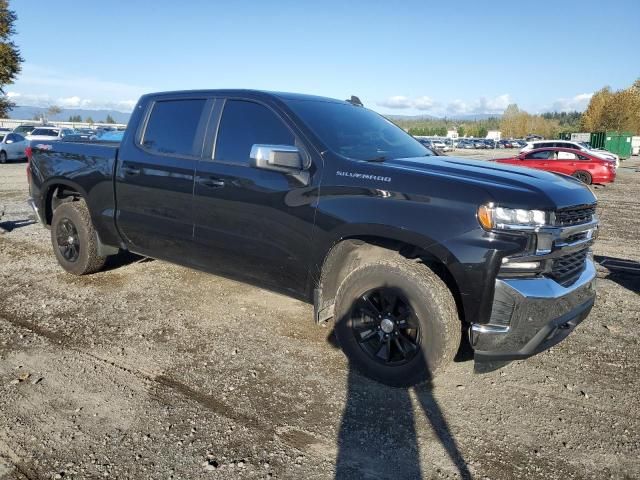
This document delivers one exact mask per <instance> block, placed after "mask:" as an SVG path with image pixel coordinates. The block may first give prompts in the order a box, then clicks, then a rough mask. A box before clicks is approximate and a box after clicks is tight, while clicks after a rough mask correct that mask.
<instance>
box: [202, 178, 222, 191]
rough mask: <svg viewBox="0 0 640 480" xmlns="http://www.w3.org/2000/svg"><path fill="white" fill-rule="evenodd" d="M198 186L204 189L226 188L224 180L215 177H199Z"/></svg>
mask: <svg viewBox="0 0 640 480" xmlns="http://www.w3.org/2000/svg"><path fill="white" fill-rule="evenodd" d="M198 184H200V185H202V186H203V187H209V188H222V187H224V180H220V179H219V178H214V177H198Z"/></svg>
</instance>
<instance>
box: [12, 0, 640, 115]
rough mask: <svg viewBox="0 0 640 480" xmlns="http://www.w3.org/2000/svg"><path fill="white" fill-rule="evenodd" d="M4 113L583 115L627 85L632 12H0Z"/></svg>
mask: <svg viewBox="0 0 640 480" xmlns="http://www.w3.org/2000/svg"><path fill="white" fill-rule="evenodd" d="M10 4H11V8H12V9H14V10H15V12H16V13H17V15H18V21H17V22H16V30H17V35H16V36H15V38H14V41H15V43H16V44H17V45H18V47H19V48H20V50H21V52H22V56H23V57H24V59H25V62H24V64H23V67H22V72H21V74H20V75H19V77H18V79H17V80H16V82H15V83H14V84H13V85H9V86H7V87H6V88H5V91H6V92H7V94H8V95H9V96H10V97H11V99H12V100H13V101H14V102H15V103H16V104H18V105H35V106H49V105H59V106H61V107H67V108H88V109H98V108H109V109H114V110H119V111H130V110H131V109H132V108H133V106H134V105H135V102H136V100H137V99H138V97H139V96H140V95H142V94H143V93H148V92H153V91H164V90H183V89H195V88H256V89H264V90H275V91H289V92H299V93H309V94H314V95H323V96H329V97H335V98H341V99H345V98H349V97H350V96H351V95H357V96H358V97H360V99H361V100H362V101H363V103H364V104H365V106H367V107H369V108H372V109H374V110H376V111H378V112H380V113H383V114H396V115H417V114H429V115H435V116H446V115H449V116H451V115H466V114H481V113H501V112H502V111H503V110H504V108H505V107H506V106H507V105H508V104H510V103H517V104H518V106H519V107H520V108H523V109H525V110H527V111H529V112H532V113H536V112H542V111H553V110H558V111H568V110H574V109H577V110H584V108H586V105H587V104H588V102H589V98H590V97H591V95H592V94H593V92H595V91H597V90H599V89H600V88H602V87H604V86H606V85H608V86H610V87H612V88H613V89H620V88H626V87H628V86H629V85H631V83H632V82H633V81H634V80H635V79H636V78H638V77H640V33H639V32H640V0H611V1H608V2H602V1H592V0H582V1H572V0H560V1H558V0H556V1H553V2H551V1H546V0H539V1H536V2H514V1H493V2H492V1H477V0H476V1H467V0H458V1H456V2H448V1H442V0H441V1H439V2H431V1H427V0H423V1H411V0H406V1H375V0H368V1H360V0H341V1H333V0H331V1H321V0H315V1H308V2H306V1H304V0H298V1H284V0H283V1H268V0H262V1H258V0H255V1H248V0H227V1H220V2H218V1H215V0H210V1H206V0H189V1H182V2H176V1H175V0H172V1H165V0H155V1H153V0H147V1H144V0H110V1H109V2H77V1H70V0H56V1H55V2H50V1H47V2H44V1H42V0H30V1H27V0H13V1H11V2H10Z"/></svg>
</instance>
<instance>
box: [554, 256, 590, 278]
mask: <svg viewBox="0 0 640 480" xmlns="http://www.w3.org/2000/svg"><path fill="white" fill-rule="evenodd" d="M588 252H589V249H588V248H585V249H583V250H579V251H577V252H573V253H569V254H567V255H563V256H561V257H557V258H555V259H554V260H553V266H552V267H551V277H552V278H553V279H554V280H555V281H556V282H558V283H560V284H561V285H568V284H570V283H573V281H574V280H575V279H576V278H577V277H578V275H580V273H582V271H583V270H584V268H585V264H586V260H587V253H588Z"/></svg>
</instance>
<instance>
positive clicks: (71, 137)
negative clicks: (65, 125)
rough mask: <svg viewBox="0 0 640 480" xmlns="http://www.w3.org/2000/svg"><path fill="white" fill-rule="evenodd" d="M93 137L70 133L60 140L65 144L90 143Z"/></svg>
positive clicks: (85, 134)
mask: <svg viewBox="0 0 640 480" xmlns="http://www.w3.org/2000/svg"><path fill="white" fill-rule="evenodd" d="M93 137H94V136H93V135H89V134H87V133H78V132H74V133H70V134H68V135H65V136H64V137H63V138H62V140H63V141H65V142H90V141H91V140H92V139H93Z"/></svg>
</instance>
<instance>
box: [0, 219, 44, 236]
mask: <svg viewBox="0 0 640 480" xmlns="http://www.w3.org/2000/svg"><path fill="white" fill-rule="evenodd" d="M34 223H36V222H35V220H32V219H30V218H27V219H24V220H7V221H5V222H0V233H8V232H12V231H13V230H16V229H18V228H22V227H28V226H29V225H33V224H34Z"/></svg>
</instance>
